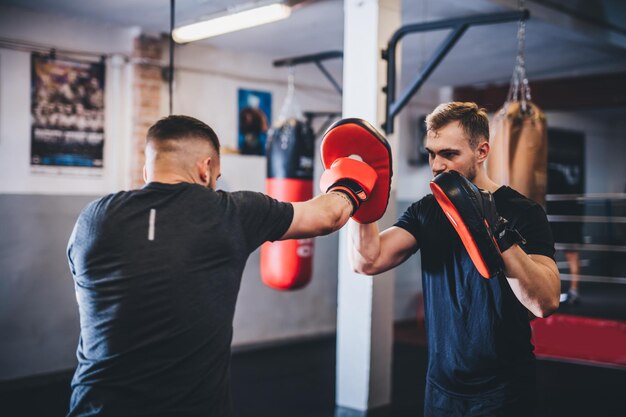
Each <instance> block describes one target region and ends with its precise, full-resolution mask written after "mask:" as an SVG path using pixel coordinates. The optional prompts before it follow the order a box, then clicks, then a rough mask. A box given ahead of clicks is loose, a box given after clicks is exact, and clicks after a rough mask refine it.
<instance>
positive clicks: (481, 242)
mask: <svg viewBox="0 0 626 417" xmlns="http://www.w3.org/2000/svg"><path fill="white" fill-rule="evenodd" d="M430 189H431V191H432V192H433V195H434V196H435V199H436V200H437V203H439V205H440V206H441V208H442V209H443V212H444V213H445V214H446V217H447V218H448V220H450V223H452V226H453V227H454V228H455V229H456V232H457V233H458V234H459V237H460V238H461V241H462V242H463V246H465V249H466V250H467V253H468V254H469V256H470V258H471V259H472V262H473V263H474V266H476V269H477V270H478V272H479V273H480V275H482V276H483V277H484V278H491V277H492V276H495V275H497V274H498V273H500V272H501V271H503V270H504V262H503V261H502V255H501V252H504V251H505V250H507V249H508V248H510V247H511V246H512V245H514V244H517V243H524V238H522V236H521V235H520V234H519V233H518V232H517V231H516V230H514V229H507V228H506V224H507V221H506V220H505V219H503V218H502V217H500V216H499V215H498V213H497V212H496V205H495V202H494V200H493V196H492V195H491V193H490V192H487V191H484V190H481V189H480V188H478V187H476V186H475V185H474V184H472V182H471V181H469V180H468V179H467V178H465V177H464V176H462V175H461V174H459V173H458V172H456V171H448V172H444V173H441V174H439V175H437V176H436V177H435V178H434V179H433V180H432V181H431V182H430Z"/></svg>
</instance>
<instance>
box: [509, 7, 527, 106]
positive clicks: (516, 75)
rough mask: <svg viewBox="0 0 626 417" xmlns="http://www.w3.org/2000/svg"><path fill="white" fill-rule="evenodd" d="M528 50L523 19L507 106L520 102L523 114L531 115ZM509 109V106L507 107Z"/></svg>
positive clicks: (520, 24)
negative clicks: (527, 68)
mask: <svg viewBox="0 0 626 417" xmlns="http://www.w3.org/2000/svg"><path fill="white" fill-rule="evenodd" d="M518 5H519V9H520V11H522V10H524V0H520V1H519V2H518ZM525 48H526V20H525V18H524V17H522V18H521V19H520V21H519V23H518V25H517V56H516V58H515V68H514V70H513V77H512V78H511V85H510V87H509V93H508V95H507V99H506V101H507V104H508V103H511V102H514V101H519V102H520V106H521V111H522V113H523V114H530V113H531V112H532V109H531V108H530V107H529V106H528V102H529V101H530V100H531V96H530V85H529V83H528V77H527V76H526V59H525V56H524V51H525ZM505 107H508V106H505ZM503 110H504V108H503Z"/></svg>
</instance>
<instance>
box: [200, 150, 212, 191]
mask: <svg viewBox="0 0 626 417" xmlns="http://www.w3.org/2000/svg"><path fill="white" fill-rule="evenodd" d="M197 166H198V176H199V177H200V180H202V182H203V183H204V184H205V185H208V184H209V181H210V175H211V171H210V169H209V168H210V167H211V157H210V156H209V157H207V158H205V159H202V160H200V161H198V163H197Z"/></svg>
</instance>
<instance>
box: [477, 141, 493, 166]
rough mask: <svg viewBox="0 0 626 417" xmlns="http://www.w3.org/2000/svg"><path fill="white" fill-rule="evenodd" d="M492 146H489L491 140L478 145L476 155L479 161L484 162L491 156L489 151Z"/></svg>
mask: <svg viewBox="0 0 626 417" xmlns="http://www.w3.org/2000/svg"><path fill="white" fill-rule="evenodd" d="M490 150H491V147H490V146H489V142H487V141H483V142H481V143H480V144H479V145H478V146H477V147H476V157H477V158H478V162H484V161H485V159H487V156H489V151H490Z"/></svg>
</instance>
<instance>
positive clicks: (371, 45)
mask: <svg viewBox="0 0 626 417" xmlns="http://www.w3.org/2000/svg"><path fill="white" fill-rule="evenodd" d="M344 16H345V17H344V19H345V20H344V58H343V62H344V64H343V65H344V66H343V117H360V118H363V119H365V120H367V121H369V122H370V123H371V124H372V125H374V126H375V127H377V128H379V129H380V125H381V124H382V122H383V120H384V109H385V107H384V106H385V100H384V95H383V94H382V92H381V89H382V87H383V85H384V84H385V83H386V68H387V67H386V62H385V61H383V60H382V59H381V51H382V50H383V49H384V48H386V46H387V42H388V41H389V38H390V37H391V35H392V34H393V32H394V31H395V30H397V29H398V28H399V27H400V23H401V20H400V0H345V2H344ZM388 140H389V141H390V143H391V146H392V149H394V153H395V148H396V146H395V144H394V142H395V141H394V140H393V138H391V137H388ZM395 196H396V193H395V190H393V189H392V192H391V199H390V202H389V207H388V209H387V213H386V214H385V217H384V218H383V219H382V221H380V222H379V226H380V228H381V230H382V229H384V228H386V227H389V226H390V225H391V224H393V222H394V221H395V220H396V197H395ZM394 276H395V273H394V272H393V271H390V272H387V273H385V274H382V275H379V276H376V277H371V276H363V275H359V274H356V273H354V272H352V270H351V268H350V265H349V262H348V256H347V233H346V229H345V228H344V230H342V231H341V232H340V236H339V287H338V307H337V309H338V310H337V388H336V389H337V396H336V402H337V406H338V407H341V408H344V409H352V410H357V411H366V410H369V409H373V408H378V407H383V406H386V405H389V404H390V403H391V365H392V346H393V311H394V309H393V302H394Z"/></svg>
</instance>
